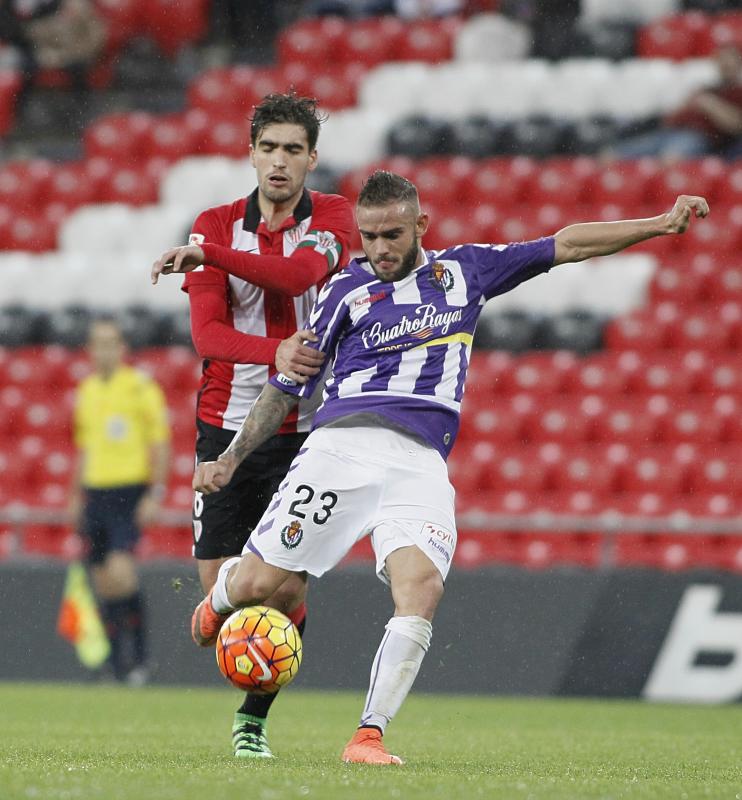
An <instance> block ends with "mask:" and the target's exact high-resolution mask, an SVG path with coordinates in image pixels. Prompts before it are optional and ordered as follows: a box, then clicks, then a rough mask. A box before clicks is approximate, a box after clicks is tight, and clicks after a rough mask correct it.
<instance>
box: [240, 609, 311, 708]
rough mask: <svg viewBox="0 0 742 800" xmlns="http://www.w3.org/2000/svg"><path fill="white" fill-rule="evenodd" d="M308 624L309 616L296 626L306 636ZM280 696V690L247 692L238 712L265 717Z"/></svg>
mask: <svg viewBox="0 0 742 800" xmlns="http://www.w3.org/2000/svg"><path fill="white" fill-rule="evenodd" d="M306 626H307V618H306V617H304V619H303V620H302V621H301V622H300V623H299V624H298V625H297V626H296V627H297V628H298V629H299V633H300V634H301V635H302V636H304V628H306ZM277 697H278V692H276V693H275V694H252V693H250V692H247V694H245V700H244V702H243V703H242V705H241V706H240V707H239V708H238V709H237V713H238V714H250V716H252V717H260V718H261V719H265V718H266V717H267V716H268V712H269V711H270V707H271V706H272V705H273V701H274V700H275V699H276V698H277Z"/></svg>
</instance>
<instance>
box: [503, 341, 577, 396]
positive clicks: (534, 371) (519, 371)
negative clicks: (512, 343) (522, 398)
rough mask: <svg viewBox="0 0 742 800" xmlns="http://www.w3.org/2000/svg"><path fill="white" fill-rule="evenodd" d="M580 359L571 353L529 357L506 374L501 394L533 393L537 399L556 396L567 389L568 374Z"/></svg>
mask: <svg viewBox="0 0 742 800" xmlns="http://www.w3.org/2000/svg"><path fill="white" fill-rule="evenodd" d="M576 362H577V357H576V356H575V355H574V354H572V353H568V352H564V351H557V352H556V353H529V354H526V355H523V356H520V357H519V358H518V359H516V360H515V361H514V362H513V365H512V368H511V369H509V370H508V371H507V372H506V373H505V374H503V376H502V379H501V380H500V382H499V384H498V387H497V389H498V392H500V393H509V394H513V393H516V392H533V393H534V394H538V395H550V394H557V393H559V392H561V391H562V390H563V389H564V386H565V383H566V381H567V376H568V373H569V371H570V370H571V369H572V368H573V367H574V365H575V363H576Z"/></svg>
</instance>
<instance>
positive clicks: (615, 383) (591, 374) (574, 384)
mask: <svg viewBox="0 0 742 800" xmlns="http://www.w3.org/2000/svg"><path fill="white" fill-rule="evenodd" d="M617 355H618V354H615V355H614V354H613V353H601V354H598V355H594V356H588V357H586V358H582V359H580V360H579V361H577V362H576V363H575V366H574V368H573V369H571V370H569V371H568V372H567V374H566V375H565V384H564V391H567V392H575V393H580V394H586V393H591V394H597V395H601V396H606V395H609V396H610V395H617V394H621V393H622V392H623V391H624V390H625V389H626V383H627V373H626V372H624V371H622V370H620V369H617V368H616V362H617V360H618V359H617ZM637 360H638V357H637ZM637 368H638V366H637Z"/></svg>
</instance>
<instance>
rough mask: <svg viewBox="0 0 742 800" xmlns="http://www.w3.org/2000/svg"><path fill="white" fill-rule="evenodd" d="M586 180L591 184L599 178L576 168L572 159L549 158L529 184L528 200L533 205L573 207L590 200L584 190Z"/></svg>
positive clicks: (586, 183)
mask: <svg viewBox="0 0 742 800" xmlns="http://www.w3.org/2000/svg"><path fill="white" fill-rule="evenodd" d="M591 179H592V180H591ZM588 180H591V184H590V185H591V186H592V182H593V181H594V180H599V178H593V176H592V175H590V174H589V173H585V172H583V171H581V170H579V169H576V168H575V167H574V166H573V162H572V159H551V160H549V161H547V162H545V164H544V166H543V169H541V170H540V171H539V172H538V174H537V175H536V176H535V178H534V180H533V181H532V182H531V183H530V184H529V191H528V200H529V202H530V203H532V204H533V205H546V204H556V205H560V206H562V207H564V206H566V207H567V208H573V207H574V206H578V205H580V204H582V203H585V202H588V201H589V200H590V197H589V195H588V192H587V191H586V187H587V185H588Z"/></svg>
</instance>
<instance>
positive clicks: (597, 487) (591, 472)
mask: <svg viewBox="0 0 742 800" xmlns="http://www.w3.org/2000/svg"><path fill="white" fill-rule="evenodd" d="M553 476H554V485H555V488H556V489H557V490H559V491H569V492H575V491H590V492H594V493H595V494H596V495H597V496H599V497H600V496H602V497H605V496H607V495H610V494H612V493H613V492H614V491H615V489H616V481H617V470H616V466H615V465H614V464H611V463H610V462H609V461H607V460H605V459H603V458H602V457H601V454H600V453H599V452H597V453H596V452H595V448H594V447H590V448H589V449H581V450H574V451H572V452H569V453H567V454H566V456H565V458H564V461H563V462H562V463H561V464H560V467H559V469H558V470H555V471H554V473H553Z"/></svg>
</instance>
